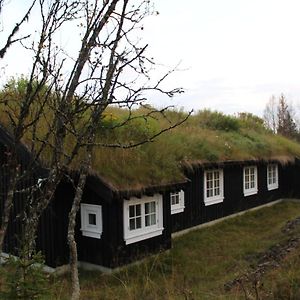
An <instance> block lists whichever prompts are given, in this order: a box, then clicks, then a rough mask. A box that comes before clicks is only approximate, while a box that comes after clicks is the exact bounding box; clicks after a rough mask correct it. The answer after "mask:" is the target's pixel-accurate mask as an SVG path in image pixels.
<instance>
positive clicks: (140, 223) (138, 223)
mask: <svg viewBox="0 0 300 300" xmlns="http://www.w3.org/2000/svg"><path fill="white" fill-rule="evenodd" d="M136 228H142V218H141V217H138V218H136Z"/></svg>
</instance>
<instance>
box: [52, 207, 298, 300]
mask: <svg viewBox="0 0 300 300" xmlns="http://www.w3.org/2000/svg"><path fill="white" fill-rule="evenodd" d="M299 215H300V202H298V203H294V202H288V203H280V204H277V205H275V206H273V207H269V208H264V209H261V210H259V211H255V212H249V213H247V214H245V215H243V216H240V217H237V218H235V219H231V220H227V221H224V222H222V223H219V224H217V225H214V226H212V227H209V228H205V229H201V230H198V231H194V232H191V233H189V234H187V235H185V236H182V237H179V238H176V239H175V240H174V241H173V242H174V243H173V249H171V251H169V252H168V253H162V254H159V255H157V256H155V257H152V258H148V259H146V260H145V261H144V262H143V263H141V264H139V265H137V266H131V267H128V268H126V269H125V270H124V271H122V272H119V273H117V274H114V275H102V274H100V273H98V272H81V286H82V299H110V300H111V299H124V300H126V299H211V300H215V299H230V300H232V299H244V297H243V292H242V291H241V290H237V289H235V290H234V291H231V292H225V291H224V288H223V285H224V283H225V282H227V281H228V280H232V279H234V278H235V277H236V276H238V275H241V274H242V273H244V272H245V270H247V269H249V266H250V265H251V264H252V263H255V257H256V256H255V254H257V253H259V252H262V251H265V250H267V249H268V248H269V247H270V246H272V245H274V244H276V243H278V242H280V241H283V240H285V239H287V236H285V235H284V234H283V233H282V232H281V230H280V229H281V227H282V226H283V225H284V224H285V223H286V221H287V220H290V219H293V218H295V217H298V216H299ZM298 234H299V232H298ZM285 262H286V264H284V265H283V266H282V267H281V269H275V270H274V271H271V272H269V273H267V274H266V275H265V277H264V286H263V287H262V288H260V291H259V292H260V294H261V296H262V299H289V298H288V297H287V296H286V295H290V294H293V295H296V294H297V293H298V296H299V292H300V285H299V279H300V271H299V269H300V259H299V252H298V253H297V254H294V253H291V255H290V257H288V258H287V259H286V260H285ZM69 287H70V285H69V281H68V278H67V277H58V278H56V279H53V283H52V285H51V294H52V296H51V297H50V298H51V299H68V293H69ZM280 295H283V296H282V297H281V298H280V297H279V296H280ZM291 299H299V298H297V297H295V298H291Z"/></svg>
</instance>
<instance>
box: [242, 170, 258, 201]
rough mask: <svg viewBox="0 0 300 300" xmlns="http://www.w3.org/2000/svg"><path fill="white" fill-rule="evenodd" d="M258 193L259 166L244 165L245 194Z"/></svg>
mask: <svg viewBox="0 0 300 300" xmlns="http://www.w3.org/2000/svg"><path fill="white" fill-rule="evenodd" d="M256 193H257V167H256V166H251V167H244V196H250V195H253V194H256Z"/></svg>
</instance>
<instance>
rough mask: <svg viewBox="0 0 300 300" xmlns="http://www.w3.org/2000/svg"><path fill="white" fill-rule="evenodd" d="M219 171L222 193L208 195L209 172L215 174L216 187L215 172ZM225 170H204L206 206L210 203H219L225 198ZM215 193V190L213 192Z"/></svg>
mask: <svg viewBox="0 0 300 300" xmlns="http://www.w3.org/2000/svg"><path fill="white" fill-rule="evenodd" d="M215 172H218V173H219V186H218V188H219V191H220V193H219V194H217V195H215V194H214V195H213V196H207V175H208V174H209V173H212V174H213V189H215V184H214V181H215V179H214V173H215ZM223 174H224V172H223V169H212V170H206V171H204V183H203V192H204V204H205V206H208V205H213V204H217V203H221V202H223V200H224V175H223ZM213 193H214V192H213Z"/></svg>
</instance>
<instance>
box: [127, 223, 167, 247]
mask: <svg viewBox="0 0 300 300" xmlns="http://www.w3.org/2000/svg"><path fill="white" fill-rule="evenodd" d="M163 230H164V228H163V227H162V228H156V229H155V230H151V231H150V230H149V231H146V230H144V231H143V232H139V233H137V234H134V235H133V234H131V235H130V236H127V237H125V238H124V240H125V243H126V245H128V244H132V243H136V242H139V241H142V240H146V239H150V238H152V237H155V236H158V235H161V234H162V232H163Z"/></svg>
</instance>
